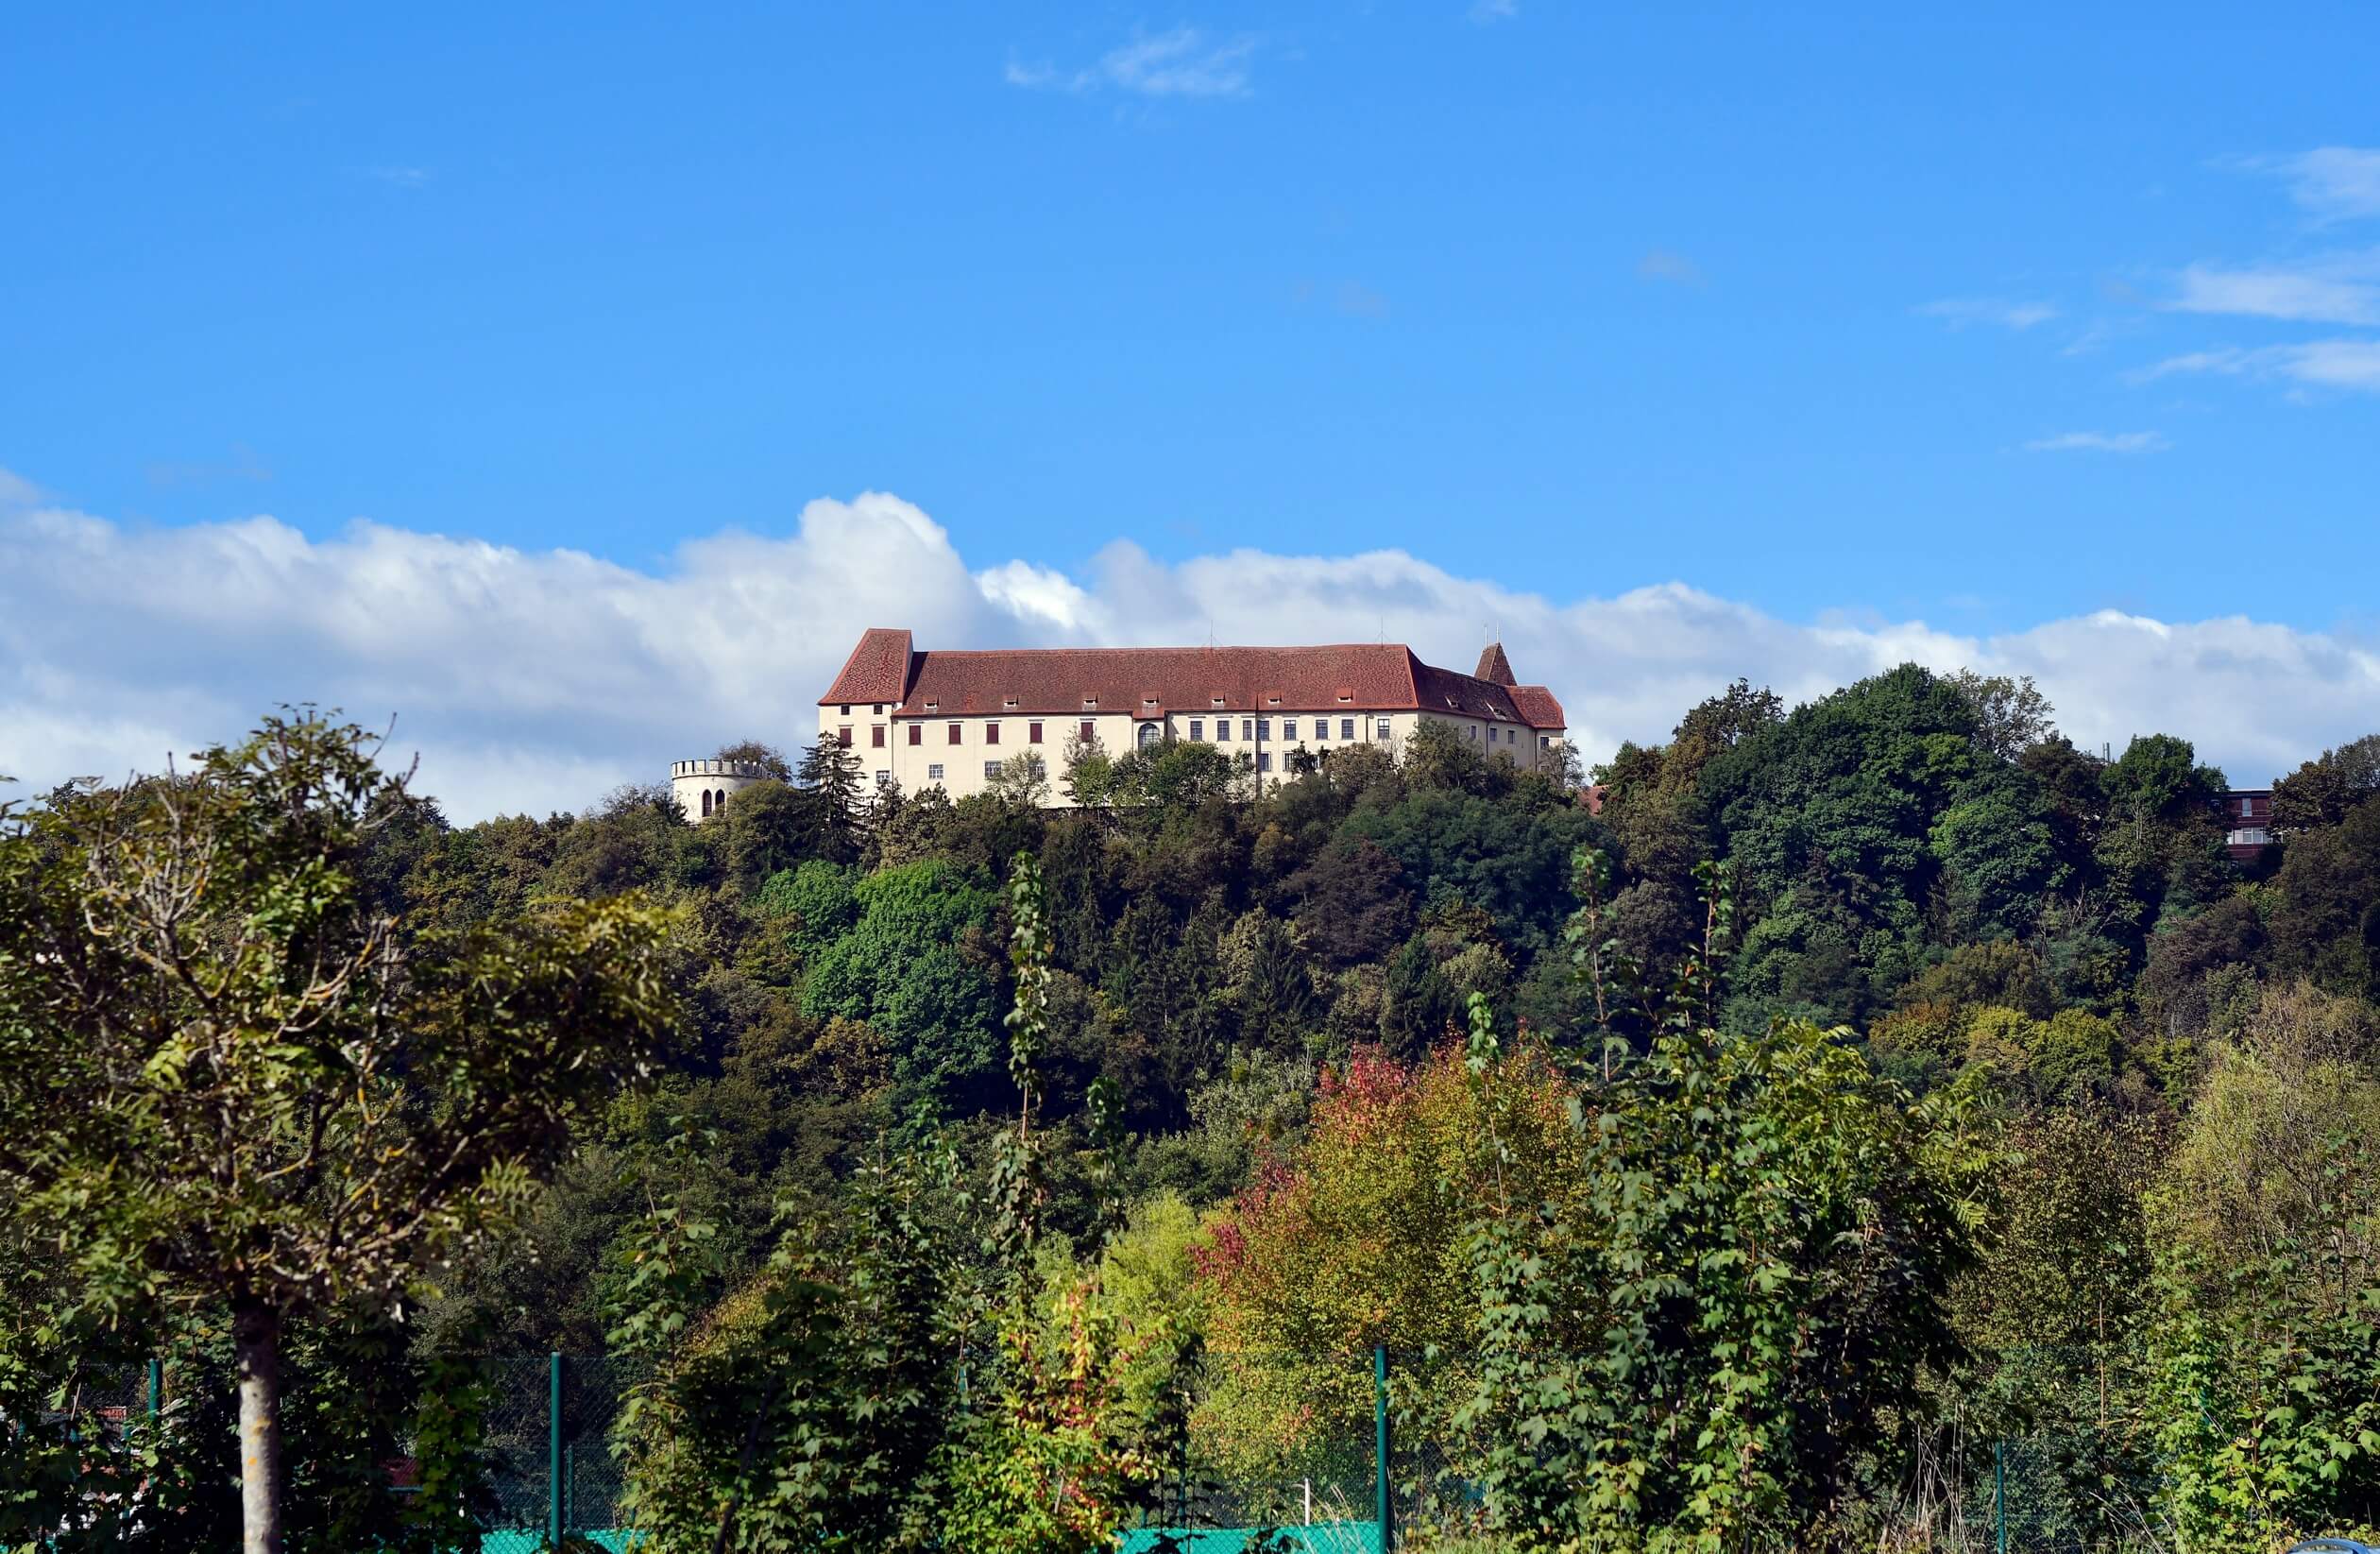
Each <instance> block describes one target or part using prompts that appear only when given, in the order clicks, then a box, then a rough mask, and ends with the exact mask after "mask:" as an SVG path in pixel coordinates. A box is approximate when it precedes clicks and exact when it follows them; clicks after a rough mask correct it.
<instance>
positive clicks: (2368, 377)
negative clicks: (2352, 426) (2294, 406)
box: [2135, 339, 2380, 394]
mask: <svg viewBox="0 0 2380 1554" xmlns="http://www.w3.org/2000/svg"><path fill="white" fill-rule="evenodd" d="M2180 372H2221V373H2229V374H2232V375H2235V376H2245V377H2253V378H2286V379H2288V380H2289V381H2291V382H2293V383H2296V384H2300V385H2302V386H2304V387H2307V388H2342V389H2350V390H2359V391H2361V392H2363V393H2367V394H2380V340H2355V339H2340V340H2309V341H2307V342H2305V343H2304V344H2302V345H2292V346H2261V347H2258V348H2255V349H2253V350H2249V349H2244V348H2241V347H2237V346H2228V347H2225V348H2223V349H2221V350H2194V351H2191V352H2189V353H2188V354H2186V355H2182V356H2169V357H2168V358H2166V359H2165V360H2164V361H2162V362H2159V363H2157V364H2156V365H2155V366H2153V367H2148V368H2146V369H2144V370H2143V371H2141V372H2139V373H2137V374H2135V376H2136V377H2138V378H2141V379H2150V378H2163V377H2168V376H2170V375H2172V374H2174V373H2180Z"/></svg>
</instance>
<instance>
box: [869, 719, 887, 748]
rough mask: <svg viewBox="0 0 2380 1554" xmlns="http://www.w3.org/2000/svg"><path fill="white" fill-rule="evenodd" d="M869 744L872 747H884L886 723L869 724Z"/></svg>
mask: <svg viewBox="0 0 2380 1554" xmlns="http://www.w3.org/2000/svg"><path fill="white" fill-rule="evenodd" d="M868 744H869V747H870V748H872V749H876V750H881V749H883V748H884V725H882V724H880V723H872V724H870V725H868Z"/></svg>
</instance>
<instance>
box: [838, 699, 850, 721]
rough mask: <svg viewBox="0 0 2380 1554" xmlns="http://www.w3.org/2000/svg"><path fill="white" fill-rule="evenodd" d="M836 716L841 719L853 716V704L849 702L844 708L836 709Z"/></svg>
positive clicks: (844, 704)
mask: <svg viewBox="0 0 2380 1554" xmlns="http://www.w3.org/2000/svg"><path fill="white" fill-rule="evenodd" d="M835 716H837V717H839V718H847V717H849V716H851V704H850V703H849V702H845V703H843V704H842V706H840V707H838V708H836V709H835Z"/></svg>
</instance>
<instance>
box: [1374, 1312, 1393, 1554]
mask: <svg viewBox="0 0 2380 1554" xmlns="http://www.w3.org/2000/svg"><path fill="white" fill-rule="evenodd" d="M1372 1438H1373V1439H1372V1454H1373V1455H1372V1514H1373V1517H1374V1519H1375V1520H1377V1521H1378V1522H1379V1523H1380V1554H1388V1551H1389V1550H1390V1549H1392V1548H1394V1547H1396V1545H1397V1534H1396V1529H1395V1528H1393V1527H1391V1526H1390V1525H1389V1521H1388V1346H1387V1345H1386V1344H1385V1343H1376V1344H1373V1345H1372Z"/></svg>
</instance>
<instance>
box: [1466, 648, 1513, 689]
mask: <svg viewBox="0 0 2380 1554" xmlns="http://www.w3.org/2000/svg"><path fill="white" fill-rule="evenodd" d="M1471 678H1473V679H1475V680H1486V681H1487V682H1488V684H1490V685H1519V684H1520V683H1521V678H1520V676H1519V675H1515V674H1513V672H1512V660H1511V659H1509V658H1507V657H1505V650H1504V643H1502V642H1489V643H1488V648H1487V651H1486V652H1484V653H1482V654H1480V656H1479V667H1478V668H1477V669H1475V670H1473V671H1471Z"/></svg>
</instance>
